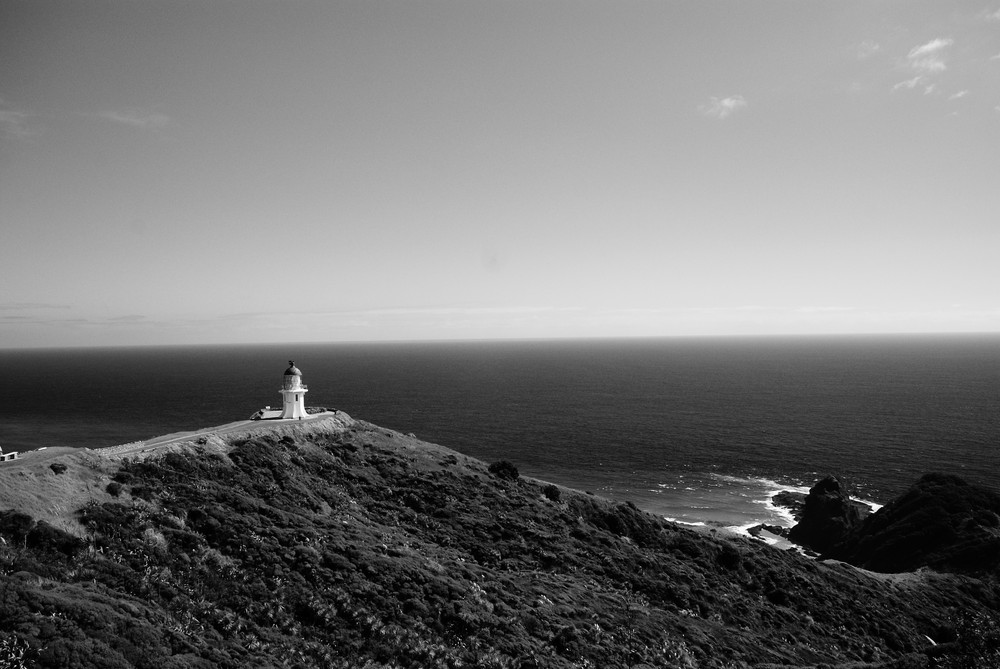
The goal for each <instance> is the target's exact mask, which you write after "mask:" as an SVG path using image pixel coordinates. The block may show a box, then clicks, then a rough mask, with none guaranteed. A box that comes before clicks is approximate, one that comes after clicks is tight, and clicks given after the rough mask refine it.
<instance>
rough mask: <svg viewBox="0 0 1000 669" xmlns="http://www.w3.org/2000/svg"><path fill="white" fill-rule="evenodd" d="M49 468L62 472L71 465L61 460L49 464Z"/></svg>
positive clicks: (58, 472)
mask: <svg viewBox="0 0 1000 669" xmlns="http://www.w3.org/2000/svg"><path fill="white" fill-rule="evenodd" d="M49 469H51V470H52V471H54V472H55V473H56V474H62V473H63V472H64V471H66V470H67V469H69V467H67V466H66V465H64V464H63V463H61V462H53V463H52V464H51V465H49Z"/></svg>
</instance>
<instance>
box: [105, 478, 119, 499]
mask: <svg viewBox="0 0 1000 669" xmlns="http://www.w3.org/2000/svg"><path fill="white" fill-rule="evenodd" d="M104 490H105V491H106V492H107V493H108V494H109V495H111V496H112V497H118V495H120V494H122V484H121V483H119V482H118V481H112V482H111V483H109V484H108V486H107V487H106V488H105V489H104Z"/></svg>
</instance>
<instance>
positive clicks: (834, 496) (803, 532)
mask: <svg viewBox="0 0 1000 669" xmlns="http://www.w3.org/2000/svg"><path fill="white" fill-rule="evenodd" d="M866 508H867V507H866V506H865V505H859V504H856V503H854V502H852V500H851V498H850V497H849V496H848V495H847V493H846V492H844V490H843V488H842V487H841V484H840V481H839V480H838V479H836V478H835V477H833V476H827V477H826V478H824V479H822V480H821V481H819V482H818V483H816V485H814V486H813V487H812V488H810V489H809V494H808V495H807V496H806V500H805V504H803V506H802V520H800V521H799V522H798V524H796V525H795V527H793V528H792V529H791V531H790V532H789V533H788V538H789V539H791V540H792V541H794V542H796V543H798V544H801V545H803V546H805V547H807V548H811V549H813V550H815V551H819V552H820V553H826V552H828V551H830V550H831V549H832V548H833V547H834V546H836V545H837V544H838V543H839V542H840V541H842V540H843V539H844V538H845V537H846V536H847V535H848V534H849V533H850V532H851V531H852V530H854V529H855V528H857V527H859V526H860V525H861V522H862V521H863V520H864V518H865V516H866V515H867V514H865V513H864V509H866Z"/></svg>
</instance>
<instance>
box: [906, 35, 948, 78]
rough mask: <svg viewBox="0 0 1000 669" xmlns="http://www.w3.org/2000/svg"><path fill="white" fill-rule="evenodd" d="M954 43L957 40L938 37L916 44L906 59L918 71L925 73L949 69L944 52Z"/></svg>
mask: <svg viewBox="0 0 1000 669" xmlns="http://www.w3.org/2000/svg"><path fill="white" fill-rule="evenodd" d="M954 43H955V40H953V39H951V38H942V37H938V38H937V39H932V40H931V41H930V42H928V43H927V44H922V45H920V46H915V47H913V48H912V49H910V53H908V54H907V55H906V60H907V61H908V62H909V64H910V67H912V68H913V69H914V70H916V71H917V72H922V73H924V74H935V73H937V72H944V71H945V70H947V69H948V65H947V64H946V63H945V61H944V58H945V53H944V52H945V51H946V50H947V49H948V47H950V46H951V45H952V44H954Z"/></svg>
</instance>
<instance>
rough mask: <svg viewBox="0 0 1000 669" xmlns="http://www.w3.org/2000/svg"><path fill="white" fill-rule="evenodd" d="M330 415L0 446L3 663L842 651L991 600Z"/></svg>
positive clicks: (939, 656)
mask: <svg viewBox="0 0 1000 669" xmlns="http://www.w3.org/2000/svg"><path fill="white" fill-rule="evenodd" d="M338 416H339V417H338V418H337V419H332V420H326V421H319V422H313V423H307V424H305V425H294V424H291V425H289V424H284V425H283V424H273V425H270V426H268V425H262V426H260V427H255V428H254V429H253V430H250V431H245V432H239V433H232V434H221V435H215V436H212V437H210V438H204V437H198V438H192V440H190V441H177V442H175V443H173V444H171V445H170V446H169V447H165V448H163V449H157V450H155V451H152V452H145V453H142V452H138V453H131V454H124V455H123V454H117V455H115V456H108V455H104V454H101V453H100V452H88V453H86V454H79V455H67V456H65V457H60V458H59V459H58V460H57V461H55V462H54V463H53V464H65V465H66V468H65V470H63V471H62V473H56V471H55V470H60V469H61V468H60V467H55V468H52V467H48V466H44V467H43V466H39V467H35V468H34V469H32V468H22V469H21V470H20V471H14V470H10V471H6V472H4V471H0V489H2V491H3V492H2V497H0V504H3V506H0V536H2V537H3V538H4V542H3V543H2V544H0V593H2V596H0V620H3V621H4V623H3V626H2V629H0V666H15V667H16V666H40V667H108V668H111V667H121V668H124V667H143V668H145V667H149V668H150V669H152V668H154V667H155V668H157V669H159V668H168V669H179V668H181V667H233V668H236V667H361V666H367V667H546V668H548V667H636V666H642V665H643V664H645V665H648V666H655V667H751V666H754V667H769V666H795V667H813V666H819V665H822V666H839V667H843V668H844V669H846V668H847V667H853V668H855V669H857V668H859V667H890V666H893V667H925V666H931V663H934V664H935V666H955V667H958V666H975V660H974V658H975V657H976V656H977V653H978V654H980V655H983V654H984V653H986V652H989V651H988V649H987V651H981V649H980V648H979V646H977V645H976V643H978V641H977V639H978V640H981V639H982V638H984V637H983V635H982V634H978V635H971V634H969V633H968V630H970V629H973V628H972V627H971V626H972V625H979V626H980V628H979V629H980V630H982V629H983V628H982V627H981V626H982V625H983V624H986V623H988V622H989V620H990V618H989V617H990V615H991V614H990V612H991V611H995V610H997V608H998V602H1000V598H998V595H1000V590H998V588H997V586H996V584H995V582H994V581H992V580H983V579H980V578H973V577H970V576H963V575H955V574H939V573H935V572H932V571H921V572H919V573H907V574H895V575H887V574H875V573H872V572H866V571H863V570H859V569H856V568H853V567H850V566H848V565H845V564H842V563H836V562H831V563H824V562H817V561H812V560H809V559H806V558H803V557H801V556H799V555H797V554H794V553H791V552H784V551H778V550H775V549H773V548H771V547H769V546H767V545H765V544H763V543H761V542H758V541H755V540H752V539H740V538H733V537H729V538H724V537H717V536H714V535H712V534H711V533H698V532H694V531H691V530H689V529H685V528H682V527H679V526H677V525H674V524H672V523H669V522H666V521H664V520H662V519H659V518H657V517H654V516H652V515H650V514H647V513H645V512H643V511H641V510H639V509H637V508H635V507H634V506H632V505H630V504H615V503H612V502H609V501H607V500H603V499H600V498H597V497H594V496H591V495H588V494H585V493H581V492H578V491H573V490H569V489H565V488H561V487H558V486H554V485H551V484H547V483H545V482H541V481H536V480H531V479H527V478H524V477H520V476H518V475H517V472H516V468H515V467H514V466H511V465H510V464H509V463H503V464H501V463H495V464H494V465H493V466H490V467H488V466H487V464H486V463H483V462H480V461H477V460H474V459H471V458H468V457H466V456H463V455H461V454H459V453H456V452H454V451H451V450H449V449H447V448H443V447H441V446H437V445H433V444H428V443H425V442H422V441H419V440H418V439H416V438H415V437H412V436H406V435H402V434H400V433H397V432H394V431H391V430H386V429H384V428H380V427H377V426H375V425H371V424H368V423H364V422H361V421H354V420H351V419H349V418H348V417H346V416H345V415H343V414H339V415H338ZM199 442H202V443H199ZM39 490H51V491H53V493H52V494H53V495H56V496H57V497H58V499H55V500H54V501H52V502H51V503H47V502H46V501H45V499H44V498H42V497H40V496H39V493H38V491H39ZM60 490H61V492H60V493H59V494H58V495H57V494H56V491H60ZM60 495H61V496H60ZM22 500H23V502H24V503H23V504H22V503H21V501H22ZM75 502H78V504H77V505H76V506H75V507H73V504H74V503H75ZM70 507H73V508H70ZM984 621H986V623H984ZM990 624H992V623H990ZM956 638H958V639H959V643H944V644H942V645H940V646H937V647H935V648H931V646H932V641H931V639H933V640H935V641H937V642H952V641H954V640H955V639H956ZM5 662H6V664H4V663H5ZM982 666H987V665H985V664H984V665H982Z"/></svg>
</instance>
